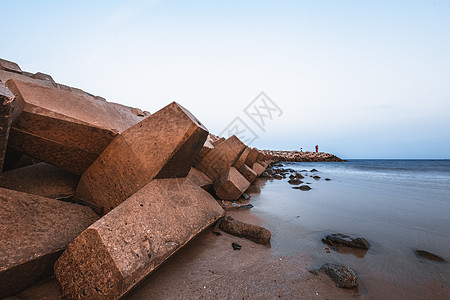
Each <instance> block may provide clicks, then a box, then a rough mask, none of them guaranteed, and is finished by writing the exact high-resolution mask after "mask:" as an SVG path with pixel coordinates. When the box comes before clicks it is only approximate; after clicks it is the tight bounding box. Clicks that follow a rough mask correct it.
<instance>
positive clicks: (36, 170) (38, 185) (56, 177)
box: [0, 163, 80, 199]
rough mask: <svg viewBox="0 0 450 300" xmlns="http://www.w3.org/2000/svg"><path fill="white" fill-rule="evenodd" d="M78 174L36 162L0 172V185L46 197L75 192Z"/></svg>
mask: <svg viewBox="0 0 450 300" xmlns="http://www.w3.org/2000/svg"><path fill="white" fill-rule="evenodd" d="M79 179H80V176H78V175H74V174H72V173H69V172H67V171H65V170H62V169H59V168H57V167H55V166H52V165H49V164H47V163H38V164H33V165H30V166H26V167H23V168H19V169H14V170H11V171H7V172H4V173H3V174H0V187H2V188H7V189H11V190H15V191H19V192H24V193H28V194H33V195H39V196H43V197H47V198H53V199H60V198H68V197H71V196H73V195H74V194H75V189H76V187H77V184H78V181H79Z"/></svg>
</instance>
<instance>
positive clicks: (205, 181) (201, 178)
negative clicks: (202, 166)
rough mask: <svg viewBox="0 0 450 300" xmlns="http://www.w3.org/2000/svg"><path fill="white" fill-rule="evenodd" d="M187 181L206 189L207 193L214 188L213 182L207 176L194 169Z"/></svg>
mask: <svg viewBox="0 0 450 300" xmlns="http://www.w3.org/2000/svg"><path fill="white" fill-rule="evenodd" d="M187 179H189V180H190V181H192V182H193V183H195V184H196V185H198V186H199V187H201V188H202V189H204V190H205V191H209V190H211V188H212V187H213V182H212V180H211V179H210V178H209V177H208V176H206V175H205V174H204V173H203V172H202V171H199V170H197V169H196V168H194V167H192V168H191V170H190V171H189V173H188V175H187Z"/></svg>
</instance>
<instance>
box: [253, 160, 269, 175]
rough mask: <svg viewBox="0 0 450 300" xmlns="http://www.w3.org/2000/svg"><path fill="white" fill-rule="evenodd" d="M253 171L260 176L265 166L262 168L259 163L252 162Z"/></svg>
mask: <svg viewBox="0 0 450 300" xmlns="http://www.w3.org/2000/svg"><path fill="white" fill-rule="evenodd" d="M252 169H253V171H255V172H256V174H257V175H258V177H259V176H261V174H262V173H264V171H265V170H266V168H264V167H263V166H262V165H261V164H260V163H257V162H256V163H254V164H253V168H252Z"/></svg>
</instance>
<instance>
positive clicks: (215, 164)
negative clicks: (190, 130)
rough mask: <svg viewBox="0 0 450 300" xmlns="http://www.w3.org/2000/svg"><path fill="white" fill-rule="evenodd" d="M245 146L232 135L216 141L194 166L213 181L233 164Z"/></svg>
mask: <svg viewBox="0 0 450 300" xmlns="http://www.w3.org/2000/svg"><path fill="white" fill-rule="evenodd" d="M245 147H246V146H245V144H244V143H242V142H241V140H239V139H238V138H237V137H236V136H234V135H233V136H231V137H229V138H228V139H226V140H224V141H223V142H221V143H218V144H217V143H216V144H215V145H214V149H212V150H211V151H209V153H208V154H207V155H206V156H205V158H203V159H202V160H201V161H200V162H199V163H198V164H197V165H196V166H195V167H196V168H197V169H199V170H200V171H202V172H203V173H205V174H206V176H208V177H209V178H211V179H212V180H213V181H214V182H215V181H216V180H217V179H219V177H220V176H221V175H222V174H224V173H225V172H227V171H228V169H229V168H230V167H232V166H233V165H234V163H235V162H236V161H237V159H238V158H239V155H240V154H241V153H242V151H244V148H245Z"/></svg>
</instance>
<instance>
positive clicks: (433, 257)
mask: <svg viewBox="0 0 450 300" xmlns="http://www.w3.org/2000/svg"><path fill="white" fill-rule="evenodd" d="M414 252H415V253H416V255H417V256H420V257H423V258H426V259H429V260H433V261H437V262H443V263H446V262H447V261H446V260H445V259H443V258H442V257H440V256H439V255H436V254H433V253H430V252H428V251H425V250H415V251H414Z"/></svg>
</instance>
